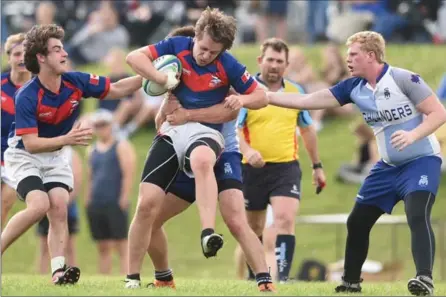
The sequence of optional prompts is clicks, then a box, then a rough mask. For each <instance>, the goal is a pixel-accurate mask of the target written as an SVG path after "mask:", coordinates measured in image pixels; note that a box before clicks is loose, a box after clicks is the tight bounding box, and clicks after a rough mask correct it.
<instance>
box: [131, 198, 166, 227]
mask: <svg viewBox="0 0 446 297" xmlns="http://www.w3.org/2000/svg"><path fill="white" fill-rule="evenodd" d="M161 203H162V200H161V199H157V197H155V196H153V195H141V194H140V195H139V197H138V205H137V206H136V214H137V215H138V217H140V218H147V219H152V221H153V220H154V219H153V218H156V216H157V214H158V211H159V209H160V205H161Z"/></svg>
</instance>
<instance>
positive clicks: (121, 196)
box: [85, 110, 136, 274]
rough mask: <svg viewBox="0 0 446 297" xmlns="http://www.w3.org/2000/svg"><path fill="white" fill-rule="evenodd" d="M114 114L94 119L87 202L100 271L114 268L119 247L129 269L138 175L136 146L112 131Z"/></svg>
mask: <svg viewBox="0 0 446 297" xmlns="http://www.w3.org/2000/svg"><path fill="white" fill-rule="evenodd" d="M112 122H113V114H112V113H111V112H110V111H108V110H98V111H97V112H96V113H95V114H94V115H93V116H92V118H91V123H92V125H93V130H94V134H95V135H96V136H97V141H96V142H95V143H94V144H93V145H92V146H91V147H89V149H88V154H87V155H88V173H87V186H86V190H87V194H86V196H85V202H86V207H87V217H88V222H89V225H90V231H91V235H92V237H93V239H94V241H95V242H96V243H97V249H98V252H99V273H101V274H110V273H111V271H112V258H111V253H112V251H113V250H114V249H116V250H117V252H118V255H119V259H120V273H122V274H124V273H126V270H127V257H128V253H127V232H128V209H129V203H130V200H129V198H130V194H131V190H132V184H133V181H134V176H135V166H136V157H135V151H134V148H133V146H132V145H131V144H130V143H129V142H127V141H118V140H116V139H115V137H114V136H113V132H112V130H113V129H112Z"/></svg>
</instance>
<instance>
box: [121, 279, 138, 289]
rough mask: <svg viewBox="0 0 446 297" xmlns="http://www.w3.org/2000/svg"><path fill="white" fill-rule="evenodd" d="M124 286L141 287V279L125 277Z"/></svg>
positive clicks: (129, 287)
mask: <svg viewBox="0 0 446 297" xmlns="http://www.w3.org/2000/svg"><path fill="white" fill-rule="evenodd" d="M124 282H125V288H126V289H139V288H141V281H140V280H138V279H129V278H126V279H125V281H124Z"/></svg>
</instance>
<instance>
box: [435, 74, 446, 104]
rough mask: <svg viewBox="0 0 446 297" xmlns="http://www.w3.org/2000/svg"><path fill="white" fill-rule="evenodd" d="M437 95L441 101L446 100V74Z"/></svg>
mask: <svg viewBox="0 0 446 297" xmlns="http://www.w3.org/2000/svg"><path fill="white" fill-rule="evenodd" d="M437 95H438V98H440V100H442V101H443V100H446V73H445V74H444V76H443V78H442V80H441V83H440V86H439V88H438V91H437Z"/></svg>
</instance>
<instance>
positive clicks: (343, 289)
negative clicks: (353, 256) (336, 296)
mask: <svg viewBox="0 0 446 297" xmlns="http://www.w3.org/2000/svg"><path fill="white" fill-rule="evenodd" d="M361 282H362V279H360V280H359V281H356V282H349V281H346V280H345V279H344V277H342V284H340V285H339V286H337V287H336V288H335V292H336V293H361V290H362V288H361Z"/></svg>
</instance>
